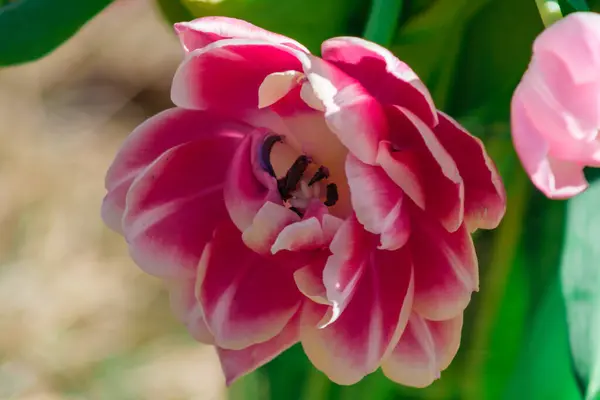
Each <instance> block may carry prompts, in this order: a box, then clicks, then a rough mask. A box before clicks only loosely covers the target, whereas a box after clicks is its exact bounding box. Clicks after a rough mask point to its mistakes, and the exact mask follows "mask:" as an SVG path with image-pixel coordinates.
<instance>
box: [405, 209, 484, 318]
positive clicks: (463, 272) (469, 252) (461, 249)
mask: <svg viewBox="0 0 600 400" xmlns="http://www.w3.org/2000/svg"><path fill="white" fill-rule="evenodd" d="M413 216H414V217H413V220H412V221H411V224H412V232H411V237H410V239H409V246H410V249H411V251H412V256H413V264H414V268H415V299H414V310H415V311H416V312H418V313H419V314H420V315H421V316H423V317H424V318H427V319H430V320H433V321H440V320H445V319H451V318H454V317H456V316H457V315H459V314H461V313H462V312H463V310H464V309H465V308H466V307H467V305H468V304H469V301H470V300H471V293H472V292H473V291H475V290H478V288H479V270H478V267H477V256H476V254H475V248H474V246H473V240H472V239H471V235H470V234H469V231H468V229H467V228H466V226H465V225H464V224H463V225H461V227H460V228H459V229H458V230H456V231H455V232H452V233H450V232H448V231H447V230H445V229H444V228H443V227H442V226H441V225H440V224H439V223H438V222H437V221H435V220H432V219H431V218H429V217H427V216H426V215H425V214H423V213H419V212H418V211H417V210H415V212H414V213H413Z"/></svg>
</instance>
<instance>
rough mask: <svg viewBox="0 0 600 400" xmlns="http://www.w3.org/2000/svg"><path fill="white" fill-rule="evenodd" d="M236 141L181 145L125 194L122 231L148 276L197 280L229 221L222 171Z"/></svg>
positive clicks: (210, 140) (231, 138)
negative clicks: (209, 246)
mask: <svg viewBox="0 0 600 400" xmlns="http://www.w3.org/2000/svg"><path fill="white" fill-rule="evenodd" d="M239 142H240V139H239V137H237V136H220V137H214V138H207V139H204V140H196V141H193V142H188V143H184V144H181V145H179V146H177V147H174V148H172V149H170V150H168V151H166V152H165V153H163V154H162V155H161V156H160V157H158V158H157V159H156V161H154V162H153V163H152V164H151V165H150V166H149V167H147V168H146V169H145V170H144V172H143V173H142V174H140V175H139V176H138V177H137V178H136V180H135V181H134V183H133V184H132V185H131V188H130V189H129V192H128V193H127V199H126V204H127V206H126V209H125V213H124V215H123V232H124V235H125V238H126V239H127V242H128V243H129V250H130V253H131V256H132V258H133V259H134V260H135V261H136V263H137V264H138V265H139V266H140V267H141V268H143V269H144V270H145V271H146V272H148V273H150V274H154V275H158V276H163V277H193V276H195V274H196V272H195V270H196V266H197V265H198V261H199V260H200V255H201V254H202V251H203V250H204V246H205V244H206V242H208V241H209V240H211V238H212V236H213V231H214V229H215V227H216V226H217V224H218V223H219V222H220V221H222V220H223V219H226V218H227V211H226V209H225V204H224V202H223V186H224V180H225V171H226V170H227V168H228V166H229V163H230V160H231V157H232V154H233V152H234V151H235V148H236V147H237V146H238V144H239ZM207 171H211V172H212V173H207Z"/></svg>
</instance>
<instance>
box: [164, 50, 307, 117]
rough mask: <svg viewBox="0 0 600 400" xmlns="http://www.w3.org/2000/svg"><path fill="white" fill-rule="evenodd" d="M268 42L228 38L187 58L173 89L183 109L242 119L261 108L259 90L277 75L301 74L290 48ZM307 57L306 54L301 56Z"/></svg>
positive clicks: (174, 99) (180, 68) (175, 101)
mask: <svg viewBox="0 0 600 400" xmlns="http://www.w3.org/2000/svg"><path fill="white" fill-rule="evenodd" d="M284 47H285V46H278V45H276V44H270V43H268V42H265V41H258V40H246V39H226V40H220V41H217V42H214V43H211V44H209V45H208V46H206V47H203V48H201V49H198V50H194V51H192V52H191V53H188V54H187V55H186V58H185V60H184V61H183V63H182V64H181V65H180V66H179V68H178V69H177V72H176V73H175V77H174V78H173V86H172V87H171V99H172V100H173V103H175V104H177V105H179V106H180V107H183V108H188V109H196V110H211V111H216V112H220V113H223V114H225V115H233V116H239V115H243V114H244V113H245V112H248V111H250V110H255V109H257V108H258V106H259V88H260V86H261V84H262V83H263V81H264V80H265V78H266V77H267V76H269V75H270V74H272V73H274V72H284V71H292V70H295V71H301V65H300V62H299V61H298V58H297V57H296V56H295V53H294V52H293V51H292V49H290V48H287V47H286V48H284ZM302 54H304V53H302Z"/></svg>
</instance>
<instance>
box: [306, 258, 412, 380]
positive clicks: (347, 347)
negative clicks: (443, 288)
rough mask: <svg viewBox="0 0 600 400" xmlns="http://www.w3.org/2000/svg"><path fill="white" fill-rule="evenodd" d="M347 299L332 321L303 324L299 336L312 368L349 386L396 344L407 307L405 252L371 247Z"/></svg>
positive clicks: (409, 287)
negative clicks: (315, 325) (320, 324)
mask: <svg viewBox="0 0 600 400" xmlns="http://www.w3.org/2000/svg"><path fill="white" fill-rule="evenodd" d="M372 251H373V252H372V253H371V255H370V256H369V257H368V259H367V263H368V265H367V266H366V267H365V271H364V274H363V276H362V277H361V279H360V281H359V282H358V283H357V285H356V289H355V291H354V294H353V296H352V300H351V301H350V303H349V304H348V306H347V307H346V309H345V310H344V312H343V313H342V314H341V316H340V317H339V318H338V319H337V320H336V321H335V322H334V323H332V324H330V325H328V326H327V327H325V328H322V329H314V328H313V329H304V330H303V331H302V335H301V340H302V345H303V347H304V351H305V352H306V355H307V356H308V358H309V359H310V360H311V362H312V363H313V364H314V365H315V367H316V368H318V369H319V370H321V371H323V372H324V373H325V374H327V376H328V377H329V378H330V379H331V380H332V381H334V382H336V383H338V384H342V385H351V384H354V383H356V382H358V381H359V380H360V379H362V378H363V377H364V376H365V375H367V374H370V373H372V372H374V371H375V370H376V369H377V368H378V367H379V365H380V363H381V360H382V359H384V358H385V357H386V356H387V355H388V354H389V353H390V352H391V351H392V350H393V349H394V347H395V346H396V344H397V342H398V340H399V339H400V337H401V335H402V332H403V330H404V328H405V326H406V323H407V321H408V317H409V315H410V310H411V306H412V294H413V272H412V265H411V262H410V257H409V253H408V252H406V251H403V250H399V251H394V252H391V251H381V250H376V249H375V248H374V247H373V248H372Z"/></svg>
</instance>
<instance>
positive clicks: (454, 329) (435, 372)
mask: <svg viewBox="0 0 600 400" xmlns="http://www.w3.org/2000/svg"><path fill="white" fill-rule="evenodd" d="M462 322H463V316H462V314H460V315H459V316H457V317H455V318H453V319H450V320H446V321H429V320H426V319H425V318H423V317H421V316H419V315H418V314H414V313H413V314H412V315H411V317H410V320H409V322H408V325H407V327H406V329H405V330H404V333H403V334H402V337H401V338H400V341H399V342H398V345H397V346H396V348H395V349H394V351H393V352H392V354H391V355H390V356H389V357H388V358H387V359H386V360H385V362H384V363H383V365H382V369H383V373H384V374H385V375H386V376H387V377H388V378H390V379H391V380H393V381H395V382H398V383H400V384H402V385H406V386H413V387H426V386H429V385H431V384H432V383H433V381H434V380H436V379H438V378H439V377H440V372H441V371H443V370H444V369H446V368H447V367H448V366H449V365H450V362H451V361H452V359H453V358H454V356H455V355H456V352H457V351H458V348H459V345H460V336H461V329H462Z"/></svg>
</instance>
